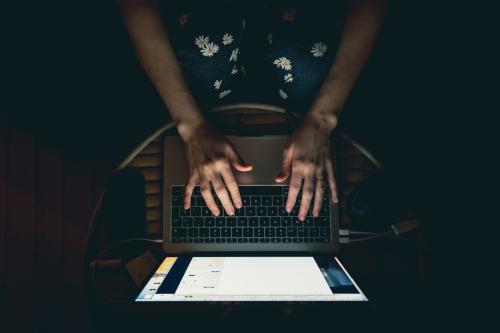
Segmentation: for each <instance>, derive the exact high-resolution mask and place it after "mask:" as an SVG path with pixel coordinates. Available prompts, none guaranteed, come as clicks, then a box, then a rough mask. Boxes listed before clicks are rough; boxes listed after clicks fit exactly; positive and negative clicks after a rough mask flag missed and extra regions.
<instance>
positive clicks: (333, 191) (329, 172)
mask: <svg viewBox="0 0 500 333" xmlns="http://www.w3.org/2000/svg"><path fill="white" fill-rule="evenodd" d="M325 169H326V177H327V179H328V185H329V186H330V197H331V199H332V202H333V203H337V202H339V199H338V196H337V185H336V184H335V177H334V174H333V163H332V160H331V159H330V158H329V157H326V158H325Z"/></svg>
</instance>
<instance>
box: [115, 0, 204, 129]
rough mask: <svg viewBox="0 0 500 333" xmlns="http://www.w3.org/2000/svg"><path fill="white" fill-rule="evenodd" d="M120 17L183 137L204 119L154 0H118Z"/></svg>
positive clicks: (145, 68) (140, 59)
mask: <svg viewBox="0 0 500 333" xmlns="http://www.w3.org/2000/svg"><path fill="white" fill-rule="evenodd" d="M119 4H120V8H121V11H122V16H123V20H124V23H125V26H126V28H127V30H128V33H129V35H130V38H131V40H132V43H133V45H134V48H135V51H136V53H137V56H138V58H139V61H140V62H141V64H142V66H143V67H144V70H145V71H146V73H147V75H148V76H149V78H150V79H151V81H152V82H153V84H154V86H155V88H156V90H157V91H158V93H159V94H160V96H161V98H162V99H163V101H164V103H165V105H166V106H167V108H168V110H169V111H170V114H171V115H172V119H173V120H174V121H175V123H176V125H177V129H178V131H179V134H180V135H181V136H182V137H183V138H184V139H186V138H187V137H188V136H190V134H191V131H192V128H195V127H196V126H198V125H199V124H201V123H203V122H204V117H203V115H202V114H201V112H200V110H199V108H198V105H197V103H196V101H195V100H194V98H193V96H192V94H191V91H190V89H189V87H188V85H187V83H186V80H185V78H184V75H183V73H182V69H181V68H180V66H179V63H178V61H177V58H176V56H175V54H174V51H173V49H172V46H171V43H170V40H169V38H168V35H167V33H166V32H165V27H164V24H163V22H162V19H161V16H160V12H159V8H158V4H157V2H156V1H155V0H120V1H119Z"/></svg>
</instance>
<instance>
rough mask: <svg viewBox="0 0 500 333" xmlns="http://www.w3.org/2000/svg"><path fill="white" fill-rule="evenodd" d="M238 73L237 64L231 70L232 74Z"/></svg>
mask: <svg viewBox="0 0 500 333" xmlns="http://www.w3.org/2000/svg"><path fill="white" fill-rule="evenodd" d="M236 73H238V68H237V67H236V65H234V66H233V69H232V70H231V74H232V75H234V74H236Z"/></svg>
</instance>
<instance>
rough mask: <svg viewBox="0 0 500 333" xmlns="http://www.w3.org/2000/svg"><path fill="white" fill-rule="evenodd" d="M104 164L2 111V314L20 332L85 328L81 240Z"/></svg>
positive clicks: (104, 173) (100, 185)
mask: <svg viewBox="0 0 500 333" xmlns="http://www.w3.org/2000/svg"><path fill="white" fill-rule="evenodd" d="M106 170H109V168H107V167H105V166H104V165H100V164H99V163H96V162H95V161H94V162H89V161H84V160H78V159H75V158H68V157H66V156H65V155H64V154H63V153H62V151H61V150H59V149H57V148H55V147H53V146H51V145H49V144H47V143H45V142H43V141H42V140H40V139H39V138H37V137H36V136H35V135H33V134H31V133H29V132H28V131H23V130H14V129H12V128H9V125H8V124H7V119H6V116H3V115H2V114H1V113H0V245H1V246H0V294H1V295H2V297H1V298H0V299H1V302H2V304H0V305H1V308H3V309H5V310H6V311H5V310H2V311H1V312H2V315H1V316H0V317H3V316H4V315H5V318H8V319H12V320H15V324H16V327H17V328H18V329H16V331H21V329H22V328H24V329H28V330H30V331H31V325H33V323H35V322H36V323H37V324H36V327H37V328H38V329H40V330H43V331H45V330H49V329H50V330H56V331H58V330H62V329H64V330H66V329H68V330H69V329H71V331H75V330H76V331H85V330H86V325H87V324H86V321H85V320H82V319H84V318H86V317H85V313H86V312H85V309H84V304H85V302H83V300H84V294H83V288H82V286H83V274H82V273H83V254H84V245H85V242H86V236H87V228H88V223H89V220H90V217H91V214H92V211H93V208H94V206H95V203H96V200H97V198H98V197H99V194H100V192H101V191H102V190H103V187H104V183H105V179H106V177H107V173H108V172H107V171H106ZM2 321H3V320H2Z"/></svg>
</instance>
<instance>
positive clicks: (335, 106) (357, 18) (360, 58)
mask: <svg viewBox="0 0 500 333" xmlns="http://www.w3.org/2000/svg"><path fill="white" fill-rule="evenodd" d="M384 13H385V1H383V0H353V1H351V4H350V6H349V8H348V12H347V18H346V22H345V25H344V29H343V31H342V38H341V41H340V45H339V48H338V50H337V54H336V57H335V61H334V62H333V65H332V67H331V68H330V71H329V73H328V75H327V77H326V79H325V81H324V82H323V85H322V87H321V89H320V91H319V93H318V95H317V96H316V99H315V101H314V103H313V105H312V107H311V108H310V110H309V113H308V114H309V115H310V116H311V117H313V118H315V119H317V120H318V121H320V122H321V123H323V124H324V125H325V126H326V127H327V128H328V129H330V130H333V129H334V128H335V127H336V125H337V119H338V117H339V115H340V111H341V110H342V108H343V106H344V104H345V102H346V100H347V97H348V96H349V93H350V92H351V89H352V88H353V86H354V84H355V83H356V80H357V79H358V76H359V74H360V72H361V70H362V68H363V66H364V65H365V63H366V61H367V60H368V57H369V55H370V52H371V50H372V48H373V45H374V44H375V40H376V39H377V35H378V32H379V30H380V26H381V25H382V21H383V17H384Z"/></svg>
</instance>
